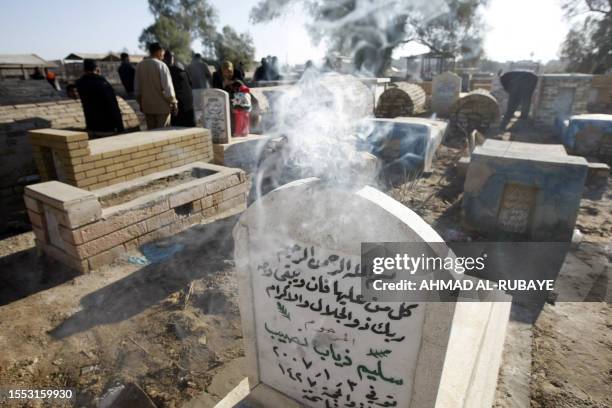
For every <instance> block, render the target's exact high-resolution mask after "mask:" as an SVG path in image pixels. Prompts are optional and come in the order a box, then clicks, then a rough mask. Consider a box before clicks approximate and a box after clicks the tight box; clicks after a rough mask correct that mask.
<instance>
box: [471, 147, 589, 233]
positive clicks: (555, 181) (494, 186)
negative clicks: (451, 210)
mask: <svg viewBox="0 0 612 408" xmlns="http://www.w3.org/2000/svg"><path fill="white" fill-rule="evenodd" d="M587 170H588V163H587V162H586V160H585V159H584V158H582V157H577V156H569V155H567V153H565V149H564V148H563V146H561V145H545V144H534V143H521V142H507V141H501V140H487V141H485V143H484V144H483V145H482V146H478V147H476V149H475V150H474V152H473V154H472V157H471V160H470V164H469V167H468V171H467V176H466V180H465V186H464V194H463V212H464V216H465V220H466V221H467V223H468V224H469V225H470V226H471V227H473V228H474V229H476V230H479V231H481V232H483V233H486V234H493V235H499V234H501V235H505V234H510V235H511V236H515V237H516V238H518V237H522V238H528V239H531V240H534V241H556V240H559V241H568V240H570V239H571V236H572V231H573V229H574V224H575V222H576V216H577V212H578V208H579V206H580V198H581V197H582V190H583V187H584V183H585V180H586V176H587Z"/></svg>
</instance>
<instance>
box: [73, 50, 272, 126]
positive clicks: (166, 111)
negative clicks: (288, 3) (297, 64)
mask: <svg viewBox="0 0 612 408" xmlns="http://www.w3.org/2000/svg"><path fill="white" fill-rule="evenodd" d="M148 51H149V56H148V57H147V58H144V59H143V60H142V61H140V62H139V63H138V64H137V65H136V66H135V67H134V65H133V64H132V63H131V62H130V57H129V55H128V54H126V53H123V54H121V64H120V66H119V68H118V70H117V71H118V74H119V78H120V80H121V83H122V84H123V87H124V89H125V92H126V94H127V95H128V97H133V98H135V99H136V101H137V102H138V105H139V107H140V110H141V112H142V113H143V114H144V116H145V121H146V126H147V129H158V128H163V127H168V126H183V127H193V126H195V125H196V121H195V112H194V104H193V93H192V90H193V89H206V88H211V87H212V88H218V89H223V90H225V91H227V92H228V93H229V95H230V100H233V98H234V95H235V94H236V93H237V92H248V88H247V87H246V85H245V83H244V80H245V72H244V65H243V63H242V62H239V63H238V65H237V66H236V67H234V64H233V63H232V62H230V61H223V63H222V64H221V66H220V67H219V68H218V69H217V70H215V72H213V73H211V70H210V68H209V66H208V64H207V63H206V62H205V61H204V60H203V59H202V56H201V55H200V54H194V56H193V58H192V60H191V62H190V63H189V65H187V66H184V65H183V64H182V63H181V62H179V61H177V60H176V58H175V55H174V54H173V53H172V51H171V50H166V49H164V48H163V47H162V46H161V45H160V44H159V43H152V44H150V45H149V47H148ZM268 66H269V67H270V68H266V70H267V71H265V75H264V78H280V75H279V74H278V71H277V70H276V69H272V67H276V66H277V60H276V58H275V57H274V58H273V59H271V62H270V64H269V65H268ZM268 69H269V70H268ZM245 89H246V91H245ZM66 93H67V96H68V97H70V98H73V99H80V100H81V103H82V105H83V112H84V115H85V122H86V126H87V130H88V132H89V133H90V137H92V138H97V137H105V136H109V135H114V134H117V133H121V132H123V131H124V127H123V121H122V117H121V110H120V109H119V104H118V102H117V95H116V93H115V90H114V89H113V86H112V85H111V84H110V83H109V82H108V81H107V80H106V78H104V76H103V75H101V71H100V69H99V67H98V65H97V63H96V61H94V60H91V59H85V60H84V61H83V75H82V76H81V78H79V79H78V80H77V81H76V82H75V83H74V84H69V85H68V86H67V87H66Z"/></svg>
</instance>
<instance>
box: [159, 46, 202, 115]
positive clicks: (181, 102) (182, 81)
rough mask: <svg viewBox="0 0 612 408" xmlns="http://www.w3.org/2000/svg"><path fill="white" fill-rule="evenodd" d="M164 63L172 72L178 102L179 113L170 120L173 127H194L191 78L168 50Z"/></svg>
mask: <svg viewBox="0 0 612 408" xmlns="http://www.w3.org/2000/svg"><path fill="white" fill-rule="evenodd" d="M164 62H165V63H166V65H167V66H168V69H169V70H170V75H171V76H172V85H173V86H174V93H175V94H176V99H177V101H178V112H177V114H176V115H172V117H171V118H170V124H171V125H172V126H184V127H194V126H195V125H196V124H195V114H194V111H193V93H192V85H191V77H190V76H189V73H188V72H187V71H186V70H185V69H184V68H183V66H182V64H181V63H180V62H177V61H176V60H175V59H174V54H173V53H172V52H171V51H170V50H166V53H165V54H164Z"/></svg>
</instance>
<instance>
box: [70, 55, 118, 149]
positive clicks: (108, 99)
mask: <svg viewBox="0 0 612 408" xmlns="http://www.w3.org/2000/svg"><path fill="white" fill-rule="evenodd" d="M83 70H84V71H85V73H84V74H83V76H82V77H81V78H79V79H78V80H77V81H76V87H77V89H78V91H79V96H80V98H81V105H82V106H83V113H84V115H85V123H86V125H87V130H88V131H89V132H90V135H91V137H92V138H95V137H104V136H110V135H113V134H116V133H120V132H123V130H124V129H123V120H122V118H121V110H119V104H118V103H117V96H116V95H115V90H114V89H113V87H112V86H111V84H109V83H108V81H107V80H106V79H104V77H103V76H102V75H99V72H100V70H99V69H98V66H97V64H96V62H95V61H94V60H91V59H86V60H84V61H83Z"/></svg>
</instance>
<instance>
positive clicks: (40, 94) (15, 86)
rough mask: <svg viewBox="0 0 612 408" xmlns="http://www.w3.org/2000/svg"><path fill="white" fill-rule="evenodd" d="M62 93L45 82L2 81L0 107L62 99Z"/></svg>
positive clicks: (30, 80) (29, 80)
mask: <svg viewBox="0 0 612 408" xmlns="http://www.w3.org/2000/svg"><path fill="white" fill-rule="evenodd" d="M64 98H65V97H64V95H63V93H62V92H60V91H57V90H56V89H54V88H53V87H52V86H51V84H49V82H47V81H46V80H44V79H43V80H33V79H26V80H23V79H4V80H1V81H0V105H19V104H23V103H40V102H48V101H57V100H61V99H64Z"/></svg>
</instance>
